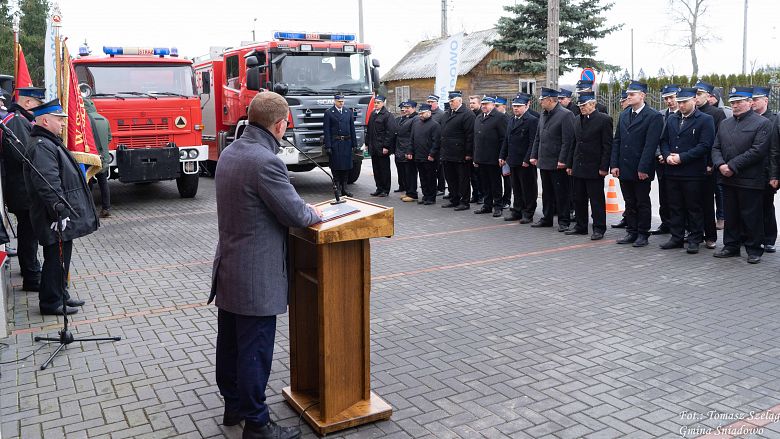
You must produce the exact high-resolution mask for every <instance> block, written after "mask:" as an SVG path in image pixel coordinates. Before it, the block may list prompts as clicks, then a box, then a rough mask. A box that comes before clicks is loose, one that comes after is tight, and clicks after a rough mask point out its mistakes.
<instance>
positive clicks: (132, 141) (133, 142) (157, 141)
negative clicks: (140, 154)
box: [116, 135, 171, 148]
mask: <svg viewBox="0 0 780 439" xmlns="http://www.w3.org/2000/svg"><path fill="white" fill-rule="evenodd" d="M170 141H171V136H168V135H151V136H130V137H119V138H117V141H116V144H117V145H125V146H126V147H128V148H150V147H152V148H153V147H161V146H165V144H167V143H168V142H170Z"/></svg>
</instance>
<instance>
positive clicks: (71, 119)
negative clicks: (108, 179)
mask: <svg viewBox="0 0 780 439" xmlns="http://www.w3.org/2000/svg"><path fill="white" fill-rule="evenodd" d="M64 52H65V53H64V55H65V56H64V57H63V58H64V59H63V62H64V63H66V64H67V66H64V68H63V71H64V72H67V73H69V74H68V75H67V78H66V81H67V82H66V83H67V84H68V87H67V89H68V101H67V106H68V108H67V111H68V134H67V148H68V151H70V152H71V154H72V155H73V158H75V159H76V161H77V162H79V163H83V164H85V165H87V166H89V169H88V170H87V178H88V179H89V178H90V177H92V175H94V174H96V173H97V171H99V170H100V168H101V162H100V155H99V154H98V151H97V148H96V147H95V138H94V136H93V135H92V124H90V123H89V117H88V116H87V110H86V109H85V108H84V98H83V97H82V96H81V93H79V84H78V77H77V76H76V72H75V70H73V63H72V62H71V61H70V55H69V54H68V51H67V48H66V49H65V51H64Z"/></svg>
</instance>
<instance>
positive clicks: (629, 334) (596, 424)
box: [0, 163, 780, 439]
mask: <svg viewBox="0 0 780 439" xmlns="http://www.w3.org/2000/svg"><path fill="white" fill-rule="evenodd" d="M370 169H371V168H370V163H366V164H364V169H363V175H362V176H361V178H360V180H359V181H358V182H357V183H356V184H355V185H353V186H352V187H351V190H352V191H353V192H354V193H355V195H356V196H358V197H361V198H365V199H370V197H368V193H369V192H372V191H373V190H374V187H373V184H372V181H373V180H372V176H371V175H370ZM394 181H395V178H394ZM293 182H294V184H295V186H296V188H297V189H298V190H299V192H300V193H301V194H302V195H303V196H304V198H306V199H307V200H308V201H311V202H316V201H321V200H325V199H327V198H328V197H329V194H328V182H327V178H326V177H325V176H323V175H321V174H319V173H317V172H316V171H312V172H308V173H302V174H293ZM200 184H201V186H200V191H199V193H198V196H197V197H196V198H195V199H189V200H182V199H180V198H179V197H178V194H177V192H176V187H175V184H174V183H173V182H161V183H155V184H148V185H122V184H120V183H114V182H112V183H111V189H112V201H113V202H114V206H113V210H112V212H113V216H112V217H111V218H109V219H106V220H102V221H101V222H102V227H101V228H100V230H99V231H98V232H97V233H95V234H93V235H90V236H89V237H86V238H83V239H80V240H78V241H76V243H75V245H74V257H73V264H72V279H71V280H72V284H71V287H70V288H71V292H72V294H73V295H74V296H77V297H80V298H82V299H85V300H86V301H87V304H86V305H85V306H84V308H83V310H82V311H81V312H80V313H78V314H76V315H75V316H74V319H73V320H74V322H73V325H72V329H73V331H74V335H76V336H77V337H88V336H105V335H108V334H111V335H121V336H122V340H121V341H120V342H116V343H100V344H93V343H90V344H84V345H80V344H77V343H75V344H72V345H70V346H68V347H67V349H66V350H65V351H64V352H63V353H62V354H60V355H59V356H58V357H57V359H56V360H55V362H54V366H53V367H51V368H49V369H47V370H45V371H40V370H38V367H39V366H40V364H41V363H42V362H43V361H44V360H45V359H46V358H47V357H48V355H49V353H50V352H51V351H52V350H53V348H54V346H53V345H44V344H41V343H35V342H34V341H33V337H34V336H36V335H55V334H56V331H57V329H58V328H59V325H58V323H57V319H56V318H54V317H51V316H46V317H42V316H41V315H40V314H39V313H38V309H37V308H38V307H37V302H38V300H37V295H36V294H35V293H32V294H31V293H25V292H22V291H20V287H21V286H20V284H21V279H20V277H19V275H18V266H17V265H16V260H15V259H12V272H13V278H12V283H13V284H14V286H15V288H16V290H17V291H15V292H14V301H13V306H14V308H13V315H12V319H13V327H12V330H13V334H12V336H11V337H9V338H7V339H4V340H0V341H2V342H4V343H7V344H8V345H9V347H8V348H6V349H4V350H2V351H0V361H3V362H9V361H13V360H15V359H18V358H22V357H25V356H27V355H28V354H30V353H32V352H35V354H34V355H33V356H32V357H30V358H29V359H26V360H23V361H20V362H16V363H10V364H2V365H0V373H2V375H1V376H0V423H1V424H0V425H1V426H2V429H1V430H0V433H1V434H2V438H4V439H13V438H25V439H27V438H38V437H45V438H47V439H49V438H60V437H67V438H85V437H89V438H113V439H117V438H169V437H180V438H211V437H227V438H238V437H240V435H241V429H240V428H239V427H224V426H222V425H220V422H221V415H222V410H223V403H222V399H221V397H220V396H219V392H218V390H217V387H216V384H215V380H214V345H215V340H216V309H215V308H214V307H213V306H206V305H205V302H206V299H207V297H208V290H209V285H210V277H211V258H212V256H213V252H214V248H215V245H216V232H217V230H216V205H215V198H214V182H213V180H212V179H209V178H204V179H201V182H200ZM379 202H380V203H383V204H386V205H389V206H392V207H394V208H395V214H396V235H395V236H394V237H393V238H391V239H375V240H372V250H373V260H372V275H373V282H372V307H371V350H372V354H371V382H372V387H373V390H374V391H375V392H376V393H377V394H379V395H380V396H381V397H382V398H384V399H385V400H386V401H387V402H389V403H390V404H391V405H392V406H393V408H394V413H393V417H392V419H391V420H390V421H385V422H378V423H374V424H371V425H367V426H362V427H359V428H354V429H350V430H346V431H343V432H340V433H338V434H333V435H329V436H332V437H344V438H369V437H371V438H374V437H386V438H482V437H487V438H503V437H511V438H540V437H556V438H618V437H630V438H644V437H647V438H651V437H670V438H671V437H698V436H700V435H702V434H704V433H706V432H708V431H709V430H708V429H712V431H713V432H714V431H715V430H714V429H715V428H716V427H718V426H727V425H737V424H734V422H735V421H736V420H737V419H735V417H737V418H738V417H740V416H742V417H749V416H750V414H751V413H753V414H754V418H759V417H758V416H755V415H756V414H758V413H761V412H763V411H766V410H770V409H771V410H772V412H769V415H767V414H766V413H764V415H765V416H764V421H761V420H755V419H754V420H752V421H751V422H753V424H748V427H751V426H752V429H750V428H748V431H750V432H751V433H750V434H747V435H743V436H740V437H766V438H779V437H780V422H776V421H777V420H778V419H780V339H778V337H777V334H778V333H780V320H778V318H777V316H778V311H779V309H780V293H779V292H778V290H779V289H778V287H779V285H778V284H780V280H778V270H780V256H776V255H767V256H766V257H765V258H764V260H763V261H762V263H761V264H759V265H757V266H750V265H748V264H747V263H746V262H745V260H744V258H739V259H737V258H734V259H728V260H718V259H715V258H713V257H712V256H711V255H710V253H711V251H709V250H702V252H701V253H700V254H698V255H687V254H685V252H684V251H682V250H680V251H677V250H671V251H662V250H660V249H658V248H657V244H659V243H661V242H663V240H664V239H663V238H658V237H652V238H651V245H650V246H649V247H647V248H642V249H634V248H630V247H629V248H626V247H624V246H617V245H615V244H614V243H613V240H614V239H615V238H617V237H619V236H620V234H619V233H618V232H617V231H615V230H614V229H611V230H609V231H608V234H607V239H606V240H604V241H598V242H592V241H590V240H588V238H587V237H581V236H579V237H568V236H564V235H563V234H561V233H557V232H555V231H553V229H541V230H540V229H531V228H529V227H528V226H526V225H519V224H516V223H511V224H510V223H506V222H504V221H502V220H501V219H493V218H491V217H490V216H489V215H487V216H486V215H474V214H472V213H470V212H452V211H451V210H449V209H441V208H439V205H440V204H441V201H439V203H438V204H437V205H434V206H418V205H417V204H413V203H403V202H401V201H400V200H399V197H398V196H391V197H390V198H385V199H380V200H379ZM616 221H617V217H616V216H612V217H611V218H610V222H616ZM287 334H288V324H287V316H286V315H285V316H282V317H281V318H280V320H279V325H278V334H277V345H276V349H275V356H274V363H273V373H272V375H271V380H270V383H269V389H268V394H269V403H270V407H271V410H272V412H273V416H274V417H275V418H276V419H278V420H279V422H280V423H281V424H283V425H294V424H297V423H298V422H299V421H298V417H297V415H296V414H295V413H294V412H293V410H292V409H291V408H290V407H289V406H288V405H287V404H286V403H285V402H284V400H283V398H282V396H281V389H282V388H283V387H284V386H286V385H288V383H289V369H288V359H289V341H288V338H287ZM40 346H43V347H42V348H41V349H40V350H37V351H36V349H38V348H39V347H40ZM773 414H774V415H773ZM303 430H304V436H305V437H316V436H315V435H314V434H313V433H312V431H311V430H310V429H309V428H308V426H305V425H304V427H303ZM734 431H736V430H734ZM743 431H744V430H743ZM720 437H729V436H720Z"/></svg>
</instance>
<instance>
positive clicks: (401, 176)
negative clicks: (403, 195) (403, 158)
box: [395, 160, 406, 192]
mask: <svg viewBox="0 0 780 439" xmlns="http://www.w3.org/2000/svg"><path fill="white" fill-rule="evenodd" d="M404 164H405V162H399V161H398V160H396V161H395V173H396V178H397V180H398V189H399V190H400V191H402V192H406V172H405V171H404V169H405V168H404Z"/></svg>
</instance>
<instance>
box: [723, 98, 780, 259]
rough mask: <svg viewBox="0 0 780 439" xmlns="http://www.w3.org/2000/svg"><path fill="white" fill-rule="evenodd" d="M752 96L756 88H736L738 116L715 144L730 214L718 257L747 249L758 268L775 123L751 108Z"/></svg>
mask: <svg viewBox="0 0 780 439" xmlns="http://www.w3.org/2000/svg"><path fill="white" fill-rule="evenodd" d="M752 98H753V93H752V88H751V87H734V88H732V89H731V93H730V94H729V103H730V104H731V108H732V111H733V114H734V116H732V117H729V118H728V119H726V120H725V121H723V123H722V124H721V129H719V130H718V133H717V134H716V135H715V144H714V145H713V146H712V163H713V165H714V167H715V169H716V170H717V171H718V172H719V173H720V175H721V181H722V182H723V202H724V208H725V212H724V213H725V214H726V219H725V220H726V222H725V228H724V229H723V248H722V249H721V250H720V251H717V252H715V253H714V254H713V256H715V257H716V258H730V257H735V256H739V255H740V247H741V246H742V245H744V246H745V250H746V251H747V254H748V259H747V261H748V263H750V264H757V263H759V262H761V256H762V255H763V253H764V248H763V243H764V208H763V197H764V189H765V187H766V182H767V175H766V161H767V160H769V145H770V143H771V138H770V136H771V128H772V123H771V122H770V121H769V119H767V118H765V117H761V116H760V115H758V114H757V113H756V112H755V111H753V110H752V108H751V104H752Z"/></svg>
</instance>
